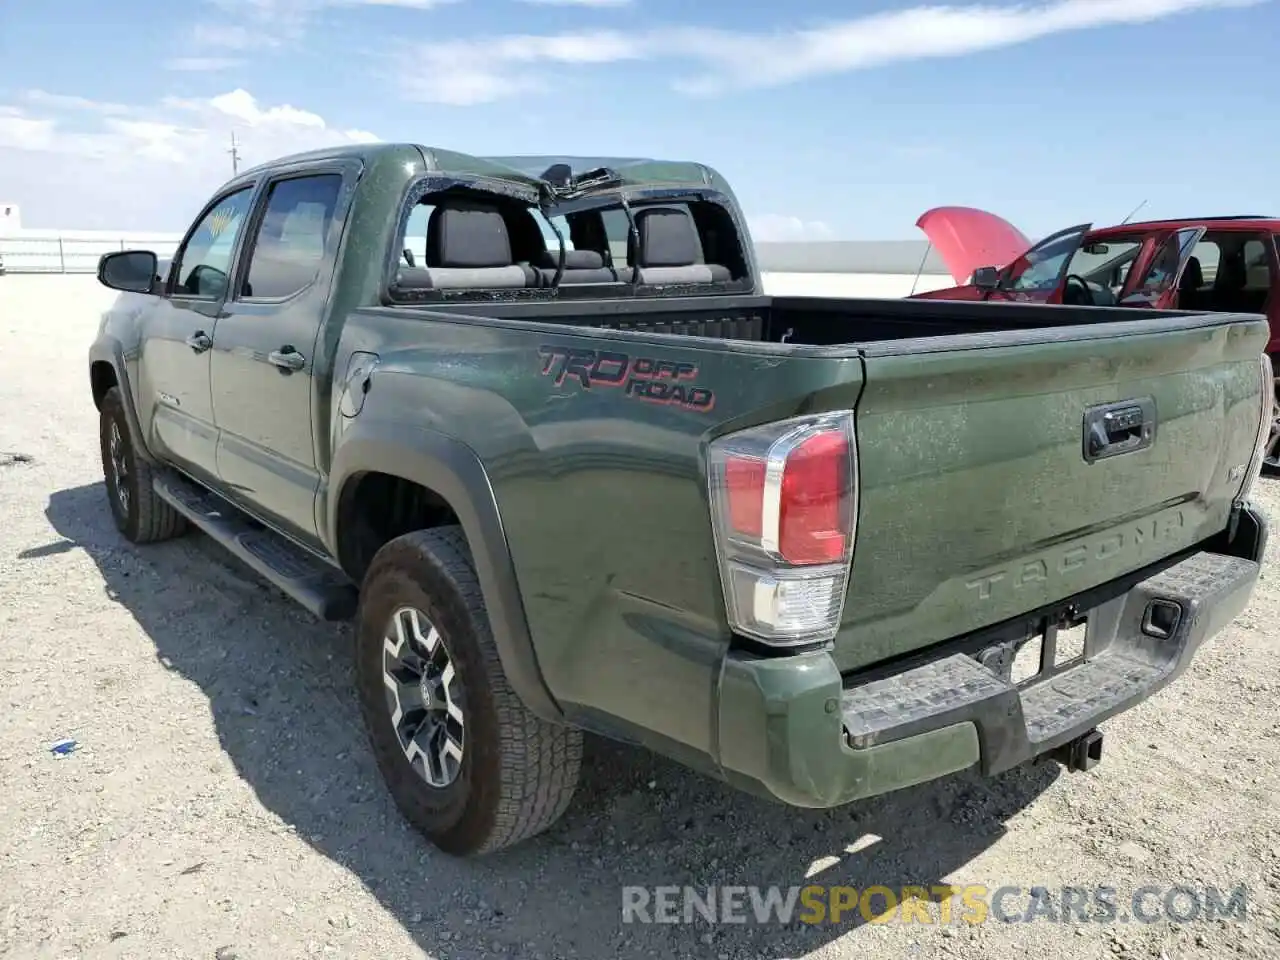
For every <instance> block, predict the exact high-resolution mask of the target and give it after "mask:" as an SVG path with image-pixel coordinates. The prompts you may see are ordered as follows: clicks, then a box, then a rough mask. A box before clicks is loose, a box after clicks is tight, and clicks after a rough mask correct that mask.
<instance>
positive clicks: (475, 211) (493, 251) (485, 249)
mask: <svg viewBox="0 0 1280 960" xmlns="http://www.w3.org/2000/svg"><path fill="white" fill-rule="evenodd" d="M427 248H428V249H429V250H432V251H433V252H434V253H435V254H436V259H438V260H439V262H438V263H431V264H428V265H429V266H439V267H508V266H510V265H511V263H512V260H511V238H510V237H509V236H508V235H507V224H506V221H504V220H503V219H502V214H501V213H500V212H499V211H498V208H497V207H494V206H490V205H488V204H483V203H475V202H472V201H467V200H455V201H452V202H450V204H449V205H448V206H447V207H446V206H439V207H436V208H435V209H434V210H433V211H431V219H430V220H428V221H427Z"/></svg>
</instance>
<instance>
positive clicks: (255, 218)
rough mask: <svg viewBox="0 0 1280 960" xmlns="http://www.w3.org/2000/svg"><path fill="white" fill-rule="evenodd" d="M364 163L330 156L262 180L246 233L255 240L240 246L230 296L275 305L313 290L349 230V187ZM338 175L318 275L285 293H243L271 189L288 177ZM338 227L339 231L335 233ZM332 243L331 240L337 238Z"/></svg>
mask: <svg viewBox="0 0 1280 960" xmlns="http://www.w3.org/2000/svg"><path fill="white" fill-rule="evenodd" d="M362 169H363V164H361V163H360V162H359V161H353V160H331V161H322V162H319V163H314V162H313V163H309V164H307V165H306V166H298V167H291V168H286V169H283V170H280V171H278V172H276V173H273V174H272V175H270V176H268V177H266V178H265V179H264V180H263V181H262V182H261V183H260V184H259V193H258V196H257V198H256V199H255V201H254V207H253V210H252V211H251V217H250V220H249V230H248V231H247V235H249V236H252V238H253V240H252V242H250V243H246V244H245V245H244V246H242V247H241V249H240V251H239V254H238V256H237V263H236V270H235V276H234V278H233V284H232V287H231V289H232V291H233V293H232V294H231V295H230V296H229V297H228V298H227V299H229V300H231V301H233V302H235V303H247V304H260V305H268V306H270V305H274V304H285V303H289V302H290V301H292V300H296V299H298V298H299V297H302V296H304V295H306V294H307V293H309V292H311V291H312V290H313V289H314V288H315V286H316V284H317V283H318V282H319V280H320V277H321V275H322V274H323V273H324V271H325V268H326V267H328V266H329V265H330V264H332V263H334V262H336V257H337V255H338V249H339V247H340V246H341V243H342V239H343V236H344V234H345V231H346V220H347V212H348V209H349V207H350V203H351V195H352V193H353V192H354V191H353V190H351V189H350V187H352V186H353V185H354V181H355V179H356V177H357V176H358V174H359V173H360V172H361V171H362ZM326 176H337V177H338V197H337V201H336V202H335V203H334V205H333V216H332V218H331V219H330V221H329V230H328V233H327V234H326V236H325V238H324V255H323V256H322V257H321V259H320V263H319V265H318V266H317V267H316V272H315V275H314V276H313V277H312V278H311V279H310V280H308V281H307V283H306V284H305V285H304V286H302V287H300V288H298V289H297V290H295V291H293V293H289V294H286V295H285V296H283V297H257V296H250V297H246V296H242V295H241V292H240V291H241V287H242V284H243V281H245V280H246V279H248V276H249V269H250V267H251V266H252V265H253V253H254V251H255V250H256V249H257V246H258V237H259V235H260V233H261V230H262V222H263V221H264V220H265V219H266V216H267V207H268V206H269V205H270V203H271V192H272V190H273V189H274V188H275V186H276V185H277V184H280V183H284V182H285V181H287V180H305V179H309V178H313V177H326ZM335 231H339V232H337V233H336V234H335ZM335 238H336V242H334V243H333V245H332V247H330V241H331V240H335Z"/></svg>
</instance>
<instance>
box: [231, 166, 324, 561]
mask: <svg viewBox="0 0 1280 960" xmlns="http://www.w3.org/2000/svg"><path fill="white" fill-rule="evenodd" d="M344 170H346V171H347V173H345V174H344ZM348 175H349V168H348V167H346V166H337V167H334V168H323V169H320V170H317V169H315V168H312V169H310V170H308V171H307V172H306V173H305V174H302V175H298V174H292V175H290V174H285V175H283V176H281V177H279V178H277V179H276V180H274V181H273V182H269V183H268V184H267V185H266V186H265V188H264V190H263V196H264V197H265V200H264V201H263V202H262V203H260V204H259V211H258V214H257V216H256V217H255V219H254V223H253V227H252V233H251V235H250V236H249V237H248V238H247V243H246V250H247V260H246V261H245V262H244V263H243V264H242V267H241V269H240V271H238V272H237V275H236V279H235V280H234V281H233V282H234V283H235V285H236V287H237V289H236V292H235V295H234V296H232V297H229V298H228V299H227V301H226V303H225V304H224V306H223V310H222V315H221V317H220V318H219V320H218V328H217V332H216V334H215V336H214V342H213V350H212V365H211V377H212V387H213V408H214V409H213V413H214V420H215V422H216V424H217V427H218V433H219V440H218V454H217V459H218V473H219V475H220V476H221V478H222V481H223V487H224V489H225V490H226V491H227V492H228V493H229V494H230V495H231V496H232V497H233V499H236V500H237V501H239V502H240V503H241V504H242V505H243V506H244V507H246V508H247V509H249V510H250V511H251V512H253V513H255V514H257V515H258V516H259V517H260V518H261V519H263V520H266V521H268V522H270V523H272V524H274V525H276V526H278V527H279V528H280V529H282V530H283V531H284V532H286V533H288V534H290V535H292V536H294V537H296V538H298V539H300V540H303V541H306V542H312V543H314V542H316V540H317V530H316V520H315V497H316V491H317V489H318V487H319V483H320V475H319V470H318V468H317V466H316V446H315V444H316V431H317V430H318V429H322V427H318V426H317V425H316V422H315V419H316V411H317V410H319V409H321V408H320V407H319V406H318V405H317V404H316V402H315V396H314V394H315V384H314V380H313V374H314V371H315V363H316V360H317V351H318V349H319V347H318V344H317V343H316V340H317V336H318V334H319V330H320V323H321V320H322V318H323V314H324V310H325V306H326V303H327V299H328V293H329V283H328V280H329V279H330V276H331V273H332V266H333V261H334V248H335V247H336V245H337V237H338V236H339V234H340V226H341V217H340V216H336V215H335V213H336V211H337V210H338V203H339V199H340V197H342V196H343V184H344V176H348Z"/></svg>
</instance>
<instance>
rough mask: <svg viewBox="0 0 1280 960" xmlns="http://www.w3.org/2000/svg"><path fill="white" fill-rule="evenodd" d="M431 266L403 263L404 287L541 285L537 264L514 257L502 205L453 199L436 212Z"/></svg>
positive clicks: (431, 235)
mask: <svg viewBox="0 0 1280 960" xmlns="http://www.w3.org/2000/svg"><path fill="white" fill-rule="evenodd" d="M425 262H426V266H424V267H402V268H401V269H400V271H399V273H398V274H397V276H398V279H399V284H400V286H401V287H405V288H409V289H414V290H459V289H467V288H471V289H477V290H485V289H490V290H491V289H495V288H504V289H505V288H514V287H536V286H538V285H539V282H540V278H539V276H538V273H537V271H535V270H534V269H533V268H532V267H530V266H526V265H523V264H517V263H515V262H514V261H513V260H512V257H511V237H510V236H509V234H508V233H507V224H506V221H505V220H503V219H502V213H501V212H500V211H499V210H498V208H497V207H496V206H491V205H489V204H485V203H477V202H474V201H453V202H451V203H450V204H449V206H439V207H436V209H434V210H433V211H431V218H430V219H429V220H428V221H427V250H426V260H425Z"/></svg>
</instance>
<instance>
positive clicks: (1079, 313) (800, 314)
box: [392, 296, 1212, 347]
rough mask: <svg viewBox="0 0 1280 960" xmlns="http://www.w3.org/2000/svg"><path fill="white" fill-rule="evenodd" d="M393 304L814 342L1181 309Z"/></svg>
mask: <svg viewBox="0 0 1280 960" xmlns="http://www.w3.org/2000/svg"><path fill="white" fill-rule="evenodd" d="M392 309H394V310H395V311H396V312H397V313H401V312H409V311H414V312H417V311H425V312H429V313H430V314H431V316H432V317H433V318H436V319H445V318H446V317H448V316H450V315H462V316H466V317H468V318H474V319H476V320H485V319H492V320H496V321H504V320H517V321H523V322H525V323H547V324H554V325H569V326H575V327H587V328H593V329H599V330H625V331H633V332H636V333H645V334H659V335H674V336H696V337H711V338H715V339H723V340H737V341H746V342H751V343H774V344H784V343H785V344H795V345H800V346H818V347H829V346H844V345H849V344H859V345H861V344H874V343H879V342H884V341H899V340H916V339H920V338H937V337H956V336H967V335H970V334H975V333H1003V332H1007V331H1017V330H1044V329H1056V328H1062V327H1079V326H1095V325H1099V324H1110V323H1120V322H1123V323H1126V324H1140V323H1141V322H1142V321H1151V320H1158V319H1160V318H1164V317H1172V316H1180V317H1184V318H1185V317H1187V316H1188V314H1187V313H1186V312H1183V311H1174V310H1144V309H1135V308H1131V307H1071V306H1057V305H1046V304H999V305H995V306H993V305H992V304H989V303H979V302H968V301H944V300H908V299H883V300H881V299H863V298H842V297H770V296H740V297H717V298H715V300H714V301H710V302H709V301H708V300H707V299H706V298H703V297H686V298H679V299H675V298H668V299H658V298H652V299H644V298H636V299H623V300H609V301H564V302H552V303H541V302H539V303H534V302H527V301H526V302H487V303H477V302H471V303H456V304H447V305H441V306H440V307H432V308H426V307H405V306H397V307H394V308H392ZM1210 322H1212V321H1210ZM921 346H923V345H921Z"/></svg>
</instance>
